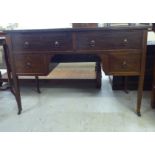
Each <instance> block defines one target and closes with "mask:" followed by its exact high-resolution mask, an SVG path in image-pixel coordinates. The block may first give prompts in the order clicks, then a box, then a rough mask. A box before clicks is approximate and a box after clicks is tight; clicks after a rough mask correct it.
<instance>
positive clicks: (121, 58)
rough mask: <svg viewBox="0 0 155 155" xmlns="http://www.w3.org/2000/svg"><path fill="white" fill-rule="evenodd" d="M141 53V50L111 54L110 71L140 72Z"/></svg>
mask: <svg viewBox="0 0 155 155" xmlns="http://www.w3.org/2000/svg"><path fill="white" fill-rule="evenodd" d="M140 62H141V54H140V53H139V52H136V53H131V52H124V53H123V52H122V53H110V54H109V71H110V72H111V73H116V72H120V73H121V72H129V73H130V72H137V73H139V72H140V64H141V63H140Z"/></svg>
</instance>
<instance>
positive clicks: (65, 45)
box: [12, 32, 72, 52]
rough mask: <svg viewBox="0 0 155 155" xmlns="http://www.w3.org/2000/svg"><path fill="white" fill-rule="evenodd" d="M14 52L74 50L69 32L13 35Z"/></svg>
mask: <svg viewBox="0 0 155 155" xmlns="http://www.w3.org/2000/svg"><path fill="white" fill-rule="evenodd" d="M12 43H13V50H14V51H16V52H22V51H67V50H71V49H72V37H71V33H69V32H61V33H60V32H49V33H41V32H38V33H19V34H15V35H12Z"/></svg>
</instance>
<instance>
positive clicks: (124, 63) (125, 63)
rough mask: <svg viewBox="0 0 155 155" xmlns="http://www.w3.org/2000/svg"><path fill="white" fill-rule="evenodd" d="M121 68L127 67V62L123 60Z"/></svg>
mask: <svg viewBox="0 0 155 155" xmlns="http://www.w3.org/2000/svg"><path fill="white" fill-rule="evenodd" d="M122 68H124V69H125V68H127V62H126V61H125V60H124V61H123V63H122Z"/></svg>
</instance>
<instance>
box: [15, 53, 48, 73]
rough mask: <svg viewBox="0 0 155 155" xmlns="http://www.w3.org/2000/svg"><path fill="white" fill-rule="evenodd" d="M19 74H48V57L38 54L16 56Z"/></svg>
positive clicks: (16, 66)
mask: <svg viewBox="0 0 155 155" xmlns="http://www.w3.org/2000/svg"><path fill="white" fill-rule="evenodd" d="M14 59H15V68H16V72H17V74H21V75H23V74H26V75H33V74H34V75H37V74H38V75H39V74H44V73H45V72H46V57H45V56H44V55H36V54H15V57H14Z"/></svg>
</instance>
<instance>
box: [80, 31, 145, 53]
mask: <svg viewBox="0 0 155 155" xmlns="http://www.w3.org/2000/svg"><path fill="white" fill-rule="evenodd" d="M77 48H78V49H79V50H89V51H90V50H92V51H94V50H111V49H141V48H142V32H141V31H131V32H130V31H116V30H113V31H94V32H80V33H78V34H77Z"/></svg>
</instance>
